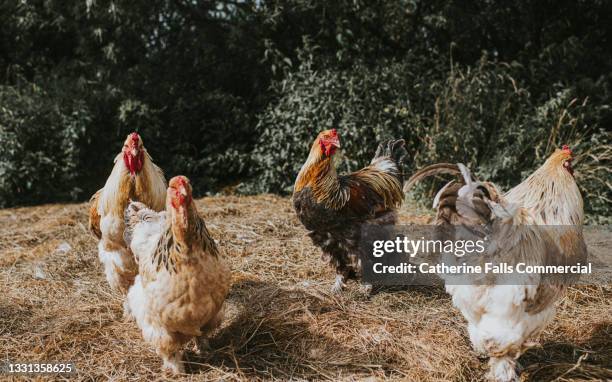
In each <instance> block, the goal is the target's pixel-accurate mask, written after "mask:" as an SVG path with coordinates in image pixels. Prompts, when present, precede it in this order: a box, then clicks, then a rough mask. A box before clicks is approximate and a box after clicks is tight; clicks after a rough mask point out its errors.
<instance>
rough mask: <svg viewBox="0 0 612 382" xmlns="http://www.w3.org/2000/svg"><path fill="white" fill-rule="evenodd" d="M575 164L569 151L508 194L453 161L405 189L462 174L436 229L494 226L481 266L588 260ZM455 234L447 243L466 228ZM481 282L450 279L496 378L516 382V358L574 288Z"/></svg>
mask: <svg viewBox="0 0 612 382" xmlns="http://www.w3.org/2000/svg"><path fill="white" fill-rule="evenodd" d="M571 163H572V152H571V150H570V149H569V148H568V147H567V146H564V147H563V149H561V150H556V151H555V152H554V153H553V154H552V155H551V156H550V157H549V158H548V160H547V161H546V162H545V163H544V164H543V165H542V167H540V168H539V169H538V170H536V171H535V172H534V173H533V174H532V175H531V176H529V177H528V178H527V179H526V180H525V181H523V182H522V183H521V184H519V185H518V186H516V187H515V188H513V189H512V190H510V191H509V192H508V193H506V194H505V195H502V194H501V192H500V191H499V190H498V189H497V187H496V186H495V185H494V184H492V183H489V182H479V181H477V180H473V177H472V175H471V174H470V172H469V170H467V168H465V167H464V166H463V165H458V166H455V165H449V164H439V165H433V166H430V167H428V168H425V169H423V170H421V171H419V172H418V173H416V174H415V175H414V176H413V177H411V179H410V180H409V181H408V182H407V187H406V189H405V190H406V191H407V189H409V188H410V187H411V186H412V185H413V184H414V183H415V182H416V181H418V180H419V179H422V178H423V177H425V176H428V175H433V174H436V173H457V172H459V173H461V174H462V178H463V179H462V181H460V182H455V181H453V182H450V183H448V184H447V185H446V186H445V187H443V188H442V189H441V190H440V191H439V192H438V194H437V195H436V198H435V200H434V208H437V216H436V224H438V225H440V226H442V227H444V226H446V227H450V226H451V225H452V226H455V227H457V226H469V227H471V228H472V232H474V228H476V231H478V227H487V229H488V230H489V231H488V235H489V236H490V238H491V240H492V241H491V243H490V245H489V250H488V252H487V253H486V255H485V256H484V257H483V258H480V259H477V260H476V261H477V262H481V263H483V262H485V261H490V259H494V261H495V262H497V263H508V264H511V265H512V264H514V265H515V264H517V263H519V262H524V263H527V264H530V265H550V264H555V265H557V264H575V263H577V262H582V263H584V260H585V259H586V245H585V243H584V239H583V236H582V223H583V202H582V197H581V195H580V192H579V190H578V187H577V185H576V182H575V181H574V177H573V169H572V166H571ZM551 226H555V227H554V228H552V227H551ZM441 231H443V232H453V231H452V230H445V229H443V230H441ZM454 232H455V235H453V234H449V235H448V236H452V237H446V238H449V239H457V236H456V232H458V231H454ZM452 257H454V256H452ZM455 260H457V261H459V260H458V259H457V258H455ZM505 277H506V279H505V280H504V278H505ZM476 278H478V277H475V278H474V279H473V281H476V282H475V283H473V284H471V285H451V283H449V281H448V279H447V285H446V290H447V292H448V293H450V294H451V295H452V297H453V304H454V305H455V306H456V307H457V308H458V309H459V310H460V311H461V313H462V314H463V316H464V317H465V318H466V320H467V321H468V333H469V336H470V340H471V342H472V345H473V347H474V349H475V350H476V351H478V352H479V353H482V354H484V355H487V356H489V357H490V360H489V366H490V371H489V373H488V375H487V377H488V379H489V380H493V381H500V382H501V381H516V380H518V374H517V371H516V360H517V359H518V357H519V356H520V355H521V354H522V353H523V352H524V351H525V350H526V349H528V348H529V347H531V346H534V345H536V343H535V342H533V340H534V339H536V338H537V336H538V334H539V333H540V332H541V331H542V330H543V329H544V328H545V326H546V325H547V324H548V323H549V322H550V320H551V319H552V318H553V317H554V314H555V302H556V301H558V300H559V299H560V298H562V297H563V295H564V292H565V289H566V287H567V284H568V283H567V282H550V280H546V279H545V278H544V277H543V276H540V275H538V274H530V275H527V276H525V278H524V279H522V280H521V281H520V284H521V285H508V284H511V282H510V283H508V281H509V280H510V281H511V280H513V279H508V278H507V275H503V274H502V275H498V276H491V275H490V274H489V275H487V276H481V278H480V280H476ZM514 280H516V279H514ZM485 284H486V285H485Z"/></svg>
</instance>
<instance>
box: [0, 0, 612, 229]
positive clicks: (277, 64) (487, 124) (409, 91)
mask: <svg viewBox="0 0 612 382" xmlns="http://www.w3.org/2000/svg"><path fill="white" fill-rule="evenodd" d="M611 28H612V2H609V1H603V0H602V1H569V0H567V1H564V0H562V1H552V0H551V1H516V2H506V1H498V2H495V1H459V0H444V1H442V0H439V1H417V0H412V1H409V0H405V1H402V0H388V1H383V0H380V1H369V0H339V1H323V0H320V1H316V0H287V1H239V0H236V1H197V0H190V1H189V0H166V1H155V0H154V1H144V0H136V1H128V0H117V1H108V0H95V1H94V0H83V1H60V0H47V1H43V0H37V1H36V0H27V1H3V2H1V3H0V207H6V206H13V205H24V204H37V203H43V202H55V201H67V200H85V199H86V198H88V197H89V195H91V194H92V193H93V192H94V191H95V190H97V189H98V188H99V187H101V186H102V185H103V183H104V180H105V178H106V177H107V176H108V173H109V172H110V169H111V167H112V158H114V156H115V154H116V153H117V152H119V150H120V148H121V144H122V141H123V140H124V138H125V136H126V135H127V133H129V132H130V131H133V130H136V131H138V132H139V133H141V135H142V136H143V139H144V141H145V144H146V146H147V148H148V150H149V152H150V153H151V154H152V156H153V157H154V159H155V161H156V162H157V163H158V164H159V165H160V166H161V167H162V168H163V169H164V170H165V172H166V175H167V176H173V175H176V174H179V173H181V174H185V175H187V176H189V177H190V178H191V179H192V181H193V183H194V188H195V190H196V192H197V193H199V194H204V193H211V192H218V191H220V190H222V189H224V188H226V189H229V190H232V191H237V192H249V193H255V192H280V193H285V192H288V191H290V187H291V185H292V183H293V179H294V177H295V174H296V173H297V171H298V169H299V167H300V165H301V163H302V162H303V160H304V159H305V156H306V153H307V150H308V149H309V146H310V144H311V142H312V140H313V139H314V136H315V135H316V132H317V131H319V130H321V129H324V128H330V127H336V128H338V129H339V132H340V135H341V139H342V143H343V148H344V157H343V158H342V160H341V166H342V167H343V169H345V170H354V169H356V168H357V167H358V166H362V165H364V164H365V163H367V161H368V160H369V158H370V156H371V155H372V154H373V152H374V150H375V147H376V142H377V141H379V140H380V139H384V138H388V137H391V136H402V137H404V138H406V140H407V142H408V148H409V150H410V151H411V154H412V155H411V161H410V162H409V163H408V164H407V169H406V171H412V170H414V169H415V168H418V167H419V166H422V165H425V164H428V163H431V162H433V161H438V160H444V161H462V162H464V163H467V164H469V165H470V166H473V167H474V168H475V169H477V172H478V173H479V175H480V176H483V177H487V178H489V179H492V180H494V181H496V182H498V183H499V184H500V185H501V186H502V187H509V186H510V185H512V184H516V183H517V182H518V181H520V179H521V178H523V177H524V176H526V175H527V174H528V173H529V172H530V171H532V170H533V169H534V168H536V167H537V166H538V165H540V164H541V163H542V162H543V160H544V159H545V157H546V156H547V155H548V154H549V153H550V152H551V151H552V150H553V149H554V148H555V147H557V146H559V145H561V144H570V145H572V148H573V149H574V151H575V152H576V153H577V154H578V155H579V158H578V160H577V163H576V167H577V168H576V170H577V173H576V177H577V180H578V181H579V183H580V186H581V188H582V191H583V194H584V196H585V201H586V208H587V212H588V213H589V218H590V219H591V221H596V222H597V221H598V222H605V221H610V200H612V193H611V187H612V186H611V185H612V179H611V175H610V167H609V164H610V159H611V158H612V149H611V147H610V143H611V142H612V139H611V135H610V130H611V129H610V126H611V125H612V110H611V107H612V106H611V105H612V94H611V92H612V49H610V47H611V46H612V40H611V37H612V30H611ZM432 190H433V186H431V185H430V186H423V187H422V188H421V189H420V190H419V193H417V195H420V196H423V195H428V194H430V193H431V191H432Z"/></svg>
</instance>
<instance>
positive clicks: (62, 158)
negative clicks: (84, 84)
mask: <svg viewBox="0 0 612 382" xmlns="http://www.w3.org/2000/svg"><path fill="white" fill-rule="evenodd" d="M0 105H1V106H0V207H5V206H10V205H13V204H16V203H20V204H24V203H27V204H34V203H41V202H48V201H56V200H68V199H75V198H76V196H77V195H78V193H79V191H81V190H80V189H79V187H78V185H77V183H76V181H75V180H76V179H77V176H78V173H79V169H78V166H79V138H80V137H82V136H83V134H84V133H85V128H86V126H87V125H88V123H89V114H88V111H87V108H86V107H85V106H84V105H83V103H82V102H81V101H79V100H73V101H71V102H70V103H69V104H67V105H65V104H61V102H60V101H59V100H58V98H57V97H54V95H51V94H48V93H46V92H45V91H43V90H42V89H41V88H39V87H37V86H35V85H31V84H27V85H23V86H0Z"/></svg>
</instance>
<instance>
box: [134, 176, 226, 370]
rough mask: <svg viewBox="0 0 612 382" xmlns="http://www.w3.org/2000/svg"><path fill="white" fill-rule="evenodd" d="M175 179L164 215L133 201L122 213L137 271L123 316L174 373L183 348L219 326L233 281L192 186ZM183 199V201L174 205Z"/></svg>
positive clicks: (178, 365) (179, 367)
mask: <svg viewBox="0 0 612 382" xmlns="http://www.w3.org/2000/svg"><path fill="white" fill-rule="evenodd" d="M177 178H182V179H185V181H183V182H182V183H181V182H177V181H176V179H177ZM177 178H173V179H172V180H171V181H170V185H169V188H168V197H167V203H166V211H163V212H155V211H152V210H150V209H148V208H146V206H145V205H144V204H142V203H137V202H132V203H130V205H129V206H128V208H127V209H126V212H125V221H126V235H125V237H126V241H127V243H128V244H129V246H130V248H131V249H132V251H133V253H134V255H135V257H136V259H137V261H138V268H139V274H138V276H137V277H136V280H135V282H134V285H133V286H132V287H131V288H130V290H129V293H128V296H127V299H126V303H125V310H126V314H128V315H130V316H132V317H133V318H134V319H135V320H136V323H137V324H138V326H139V328H140V329H141V330H142V334H143V337H144V339H145V341H147V342H148V343H150V344H151V345H152V346H153V347H154V348H155V350H156V352H157V354H158V355H160V356H161V357H162V359H163V361H164V368H165V369H168V370H170V371H172V372H175V373H176V372H182V371H183V370H184V368H183V366H182V351H181V347H182V346H183V345H184V344H185V343H186V342H188V341H189V340H190V339H191V338H194V337H201V336H203V335H205V334H207V333H209V332H210V331H212V330H214V329H215V328H216V327H217V326H218V325H219V324H220V323H221V320H222V318H223V304H224V301H225V298H226V297H227V294H228V292H229V288H230V279H231V274H230V271H229V268H228V266H227V265H226V263H225V261H224V259H223V258H222V256H221V255H220V254H219V251H218V249H217V246H216V244H215V242H214V240H213V239H212V238H211V236H210V233H209V232H208V230H207V229H206V225H205V223H204V220H203V219H202V218H201V217H200V216H199V214H198V212H197V210H196V207H195V205H194V203H193V202H192V200H191V187H190V186H189V185H188V182H187V181H186V178H184V177H177ZM177 195H178V196H177ZM181 195H184V196H186V197H185V198H184V200H181V201H177V199H176V198H177V197H181Z"/></svg>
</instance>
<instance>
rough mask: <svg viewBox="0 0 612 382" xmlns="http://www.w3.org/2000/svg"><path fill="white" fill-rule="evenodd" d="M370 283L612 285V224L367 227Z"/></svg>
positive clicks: (365, 262)
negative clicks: (580, 225) (611, 225)
mask: <svg viewBox="0 0 612 382" xmlns="http://www.w3.org/2000/svg"><path fill="white" fill-rule="evenodd" d="M360 261H361V265H362V274H363V282H365V283H370V284H374V285H434V284H441V283H444V284H447V285H448V284H455V285H467V284H500V285H501V284H505V285H537V284H541V283H555V284H577V283H579V284H609V283H610V282H612V227H610V226H585V227H577V226H510V225H501V224H500V225H497V226H494V225H492V226H431V225H423V226H419V225H409V226H379V225H369V226H365V227H363V229H362V232H361V241H360Z"/></svg>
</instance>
